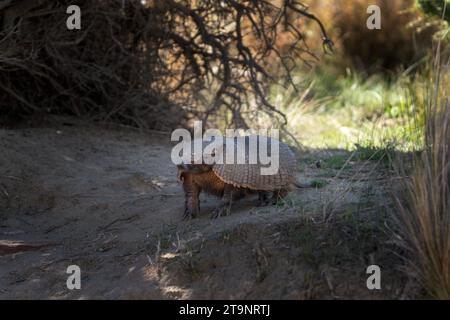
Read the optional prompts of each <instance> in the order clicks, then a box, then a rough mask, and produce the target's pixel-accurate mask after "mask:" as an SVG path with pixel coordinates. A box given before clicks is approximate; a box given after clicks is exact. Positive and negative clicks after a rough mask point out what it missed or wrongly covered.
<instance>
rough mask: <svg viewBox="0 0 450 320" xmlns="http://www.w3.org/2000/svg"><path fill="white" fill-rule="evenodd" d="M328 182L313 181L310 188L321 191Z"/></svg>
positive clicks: (321, 180)
mask: <svg viewBox="0 0 450 320" xmlns="http://www.w3.org/2000/svg"><path fill="white" fill-rule="evenodd" d="M327 184H328V182H327V181H326V180H324V179H315V180H313V181H311V187H313V188H316V189H322V188H325V187H326V186H327Z"/></svg>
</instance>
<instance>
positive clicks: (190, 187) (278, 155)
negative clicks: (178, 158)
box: [178, 136, 297, 219]
mask: <svg viewBox="0 0 450 320" xmlns="http://www.w3.org/2000/svg"><path fill="white" fill-rule="evenodd" d="M255 141H257V142H258V143H257V144H256V147H254V148H252V147H250V145H251V144H252V143H253V146H255ZM222 142H223V145H222V146H223V148H222V149H221V148H217V149H214V151H212V152H211V153H210V154H203V159H202V162H200V163H199V162H195V163H194V161H193V159H194V158H195V159H198V155H194V154H193V155H192V157H191V161H190V163H183V164H180V165H178V176H179V178H180V180H181V181H182V182H183V189H184V192H185V210H184V218H185V219H190V218H193V217H196V216H197V215H198V213H199V211H200V205H199V195H200V193H201V192H202V191H204V192H206V193H209V194H213V195H215V196H218V197H220V198H221V199H222V203H221V204H220V205H219V206H218V207H217V208H216V209H215V210H214V211H213V213H212V218H217V217H219V216H221V215H222V214H223V213H228V212H229V209H230V207H231V203H232V202H233V201H237V200H239V199H242V198H243V197H245V196H246V195H248V194H256V193H257V194H258V196H259V197H258V200H259V202H258V204H259V205H265V204H268V203H270V202H272V203H273V202H276V201H278V200H279V199H281V198H283V197H285V196H286V195H287V194H288V193H289V191H290V190H291V186H292V185H294V184H295V181H296V172H297V161H296V158H295V155H294V153H293V152H292V150H291V149H290V148H289V147H288V146H287V145H286V144H284V143H282V142H280V141H278V140H275V139H271V138H268V137H262V136H245V137H237V138H224V139H223V141H222ZM222 142H221V143H222ZM260 142H263V143H262V144H260ZM239 143H242V144H241V146H245V148H244V150H242V147H241V148H239V147H238V146H239ZM264 143H267V145H266V148H264V147H262V148H261V146H263V145H264ZM229 144H232V147H231V148H230V149H227V145H228V146H229ZM202 145H203V150H204V148H205V144H204V142H202ZM272 146H273V147H274V148H273V149H274V150H275V152H274V153H272ZM233 149H234V161H225V160H227V152H228V154H230V153H232V152H230V151H231V150H233ZM218 152H223V153H224V154H223V160H224V161H223V162H217V161H214V160H217V158H220V157H217V156H218V154H217V153H218ZM254 153H256V156H255V154H254ZM260 153H261V154H260ZM264 154H266V155H267V157H269V158H271V159H272V161H276V164H278V165H277V167H276V168H275V169H276V170H272V171H273V172H269V174H267V172H266V173H265V174H262V172H263V171H262V169H264V168H265V169H268V167H269V166H270V165H273V163H272V164H268V163H267V158H266V159H265V160H264V158H263V157H262V156H261V155H264ZM238 155H240V156H241V159H240V162H238ZM208 156H210V157H213V156H214V157H215V158H214V159H211V158H209V159H208ZM229 159H233V157H230V158H229ZM229 159H228V160H229ZM207 160H209V161H207ZM263 160H264V161H263ZM205 162H207V163H205ZM271 194H272V197H271V198H270V195H271ZM269 198H270V199H269Z"/></svg>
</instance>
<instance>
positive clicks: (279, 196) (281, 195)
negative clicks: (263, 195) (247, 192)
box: [272, 189, 289, 204]
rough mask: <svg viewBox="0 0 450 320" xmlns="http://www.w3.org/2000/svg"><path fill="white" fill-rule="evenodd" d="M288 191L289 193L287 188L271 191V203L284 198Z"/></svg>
mask: <svg viewBox="0 0 450 320" xmlns="http://www.w3.org/2000/svg"><path fill="white" fill-rule="evenodd" d="M288 193H289V190H288V189H280V190H276V191H274V192H273V196H272V203H273V204H277V203H278V202H279V201H281V200H283V199H284V198H286V196H287V195H288Z"/></svg>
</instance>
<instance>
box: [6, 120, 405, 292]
mask: <svg viewBox="0 0 450 320" xmlns="http://www.w3.org/2000/svg"><path fill="white" fill-rule="evenodd" d="M168 139H169V138H168V136H167V135H160V134H156V133H155V134H153V135H151V136H149V135H144V134H140V133H137V132H133V131H129V130H117V129H114V130H111V129H109V130H108V129H101V128H98V127H94V126H92V125H87V124H80V123H75V122H72V121H70V120H69V121H65V122H64V121H63V122H61V121H60V122H58V123H56V124H52V125H49V126H47V127H45V128H28V129H16V130H0V152H1V158H0V168H1V170H0V208H1V211H0V241H3V242H0V245H1V243H3V244H5V243H6V241H8V243H13V244H17V243H22V248H21V249H20V248H19V249H17V250H15V251H17V252H16V253H11V252H9V253H8V252H2V251H0V299H5V298H13V299H16V298H38V299H49V298H50V299H51V298H73V299H79V298H81V299H83V298H139V299H151V298H275V299H278V298H294V299H295V298H314V297H326V298H336V297H339V296H340V295H341V293H337V292H338V291H339V290H340V291H339V292H347V293H346V294H347V295H348V296H352V293H348V292H352V290H353V289H352V288H354V286H355V285H356V286H361V287H362V288H363V289H364V285H365V283H361V284H360V283H359V282H360V281H361V279H363V278H364V274H363V273H361V274H356V275H355V274H354V270H348V271H347V272H349V274H348V276H349V277H350V278H351V279H350V280H349V281H348V283H347V282H346V283H344V284H343V285H342V286H339V285H338V286H337V287H336V284H333V283H332V282H333V281H332V280H330V279H328V278H329V277H328V274H333V273H335V271H336V270H334V269H333V266H330V265H329V264H328V263H322V262H320V263H319V266H318V271H317V272H319V273H316V271H314V270H313V268H312V267H311V265H310V264H308V263H306V262H305V259H304V257H305V250H304V248H301V244H300V247H298V246H299V245H298V241H300V242H301V241H304V239H300V240H299V239H297V238H298V235H299V234H300V235H302V234H304V228H305V225H304V222H302V221H304V220H302V219H300V217H301V216H311V217H314V215H319V216H320V215H321V214H322V213H323V208H324V206H323V205H324V203H325V202H324V201H325V200H326V199H332V198H333V197H335V196H336V194H338V193H339V191H340V190H341V191H344V192H343V193H342V197H336V198H337V199H338V200H337V201H336V202H335V203H334V209H336V210H337V211H342V210H343V209H342V208H344V207H346V206H349V205H350V206H351V205H356V204H360V203H361V197H362V194H363V193H364V192H365V191H364V190H365V186H366V184H367V183H365V182H363V183H361V182H360V181H353V182H348V181H346V183H344V184H342V181H343V180H342V179H341V180H339V179H329V177H328V178H327V176H326V171H325V170H322V169H320V170H319V169H317V168H315V165H314V159H312V160H311V163H307V165H306V166H305V167H304V168H303V169H304V170H303V172H302V175H301V176H302V177H306V178H307V179H309V180H311V179H312V178H314V177H322V176H324V177H325V180H327V181H328V183H329V184H328V185H327V186H326V187H325V188H323V189H311V190H297V191H295V192H294V193H293V194H292V195H291V197H290V199H289V200H288V203H285V204H284V205H280V206H274V207H266V208H256V207H255V206H254V204H255V199H247V200H244V201H242V202H240V203H239V204H237V205H235V207H234V208H233V212H232V215H230V216H228V217H223V218H220V219H217V220H210V219H209V212H210V210H211V208H212V207H213V206H214V205H215V204H216V200H215V199H213V198H210V197H203V199H202V202H201V207H202V215H201V216H200V218H198V219H195V220H192V221H187V222H183V221H181V216H182V211H183V193H182V189H181V186H180V183H179V182H178V181H177V176H176V168H175V166H174V165H173V164H172V163H171V161H170V150H171V146H170V143H169V141H168ZM361 172H363V173H364V172H365V173H366V174H367V173H371V170H370V168H363V169H362V171H361ZM349 183H351V185H350V188H349ZM376 192H378V191H376ZM376 192H375V193H376ZM313 220H314V219H313ZM302 228H303V229H302ZM297 229H298V230H297ZM291 235H293V236H291ZM309 240H311V241H314V240H315V239H313V238H312V239H306V240H305V241H309ZM296 241H297V242H296ZM302 243H303V242H302ZM26 246H28V247H26ZM13 251H14V249H13ZM72 264H75V265H78V266H80V268H81V272H82V289H81V290H73V291H71V290H68V289H67V287H66V279H67V277H68V275H67V274H66V269H67V267H68V266H69V265H72ZM324 270H325V271H324ZM330 270H331V271H330ZM333 270H334V271H333ZM342 270H344V269H340V270H338V271H339V272H341V274H342ZM311 274H313V275H314V277H316V275H317V274H319V275H318V276H317V277H318V278H317V279H314V277H313V280H314V281H313V280H311V279H309V278H308V277H310V276H311ZM324 274H325V276H324ZM345 276H347V275H346V274H345V273H344V275H343V277H345ZM352 277H353V278H352ZM330 281H331V282H330ZM339 288H340V289H339ZM336 290H337V291H336ZM353 291H354V290H353ZM394 291H395V290H394V289H392V290H391V289H389V290H388V293H387V294H388V295H391V294H399V293H398V292H397V291H395V292H394ZM344 295H345V294H344ZM367 295H368V297H372V296H376V295H374V294H371V293H370V294H369V293H367ZM383 295H386V292H384V293H383Z"/></svg>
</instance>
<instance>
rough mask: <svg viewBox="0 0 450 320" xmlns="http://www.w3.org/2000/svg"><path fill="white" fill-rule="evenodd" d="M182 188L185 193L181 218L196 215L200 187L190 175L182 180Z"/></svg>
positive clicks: (198, 205)
mask: <svg viewBox="0 0 450 320" xmlns="http://www.w3.org/2000/svg"><path fill="white" fill-rule="evenodd" d="M183 189H184V195H185V202H184V215H183V219H185V220H187V219H192V218H195V217H197V216H198V214H199V212H200V199H199V196H200V192H201V188H200V187H199V186H198V185H197V184H196V183H194V181H192V179H191V178H190V176H187V177H185V179H184V180H183Z"/></svg>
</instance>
